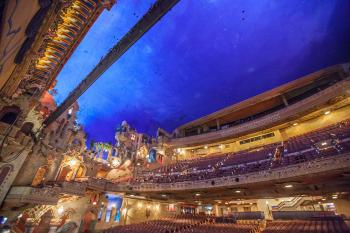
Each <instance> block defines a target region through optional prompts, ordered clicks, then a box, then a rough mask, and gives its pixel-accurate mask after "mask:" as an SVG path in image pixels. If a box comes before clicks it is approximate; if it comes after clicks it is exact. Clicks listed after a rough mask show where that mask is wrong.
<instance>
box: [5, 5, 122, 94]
mask: <svg viewBox="0 0 350 233" xmlns="http://www.w3.org/2000/svg"><path fill="white" fill-rule="evenodd" d="M39 2H43V1H39ZM44 2H45V1H44ZM49 2H50V1H49ZM114 2H115V1H114V0H58V1H53V2H52V4H51V6H50V7H49V8H50V9H46V8H45V9H46V11H47V12H46V17H44V18H43V16H42V15H41V16H42V18H43V20H41V21H40V22H34V24H35V25H36V26H37V27H39V26H38V25H37V24H39V23H41V22H45V23H44V24H43V25H41V26H40V29H37V30H35V41H34V42H32V43H31V48H30V49H29V48H27V50H26V53H25V56H24V54H23V58H21V59H20V60H19V59H17V60H18V62H19V61H20V62H19V65H17V66H16V68H15V70H14V72H13V73H12V75H11V76H10V78H9V79H8V81H7V83H6V84H5V86H4V87H3V88H2V90H1V93H0V94H1V95H5V96H8V97H16V96H19V95H21V94H23V93H27V94H30V95H35V96H40V95H41V94H42V93H43V91H45V90H47V89H50V88H51V87H53V86H54V84H55V83H54V82H55V78H56V76H57V74H58V73H59V72H60V70H61V69H62V67H63V65H64V64H65V63H66V62H67V60H68V59H69V58H70V56H71V54H72V53H73V51H74V50H75V48H76V47H77V46H78V44H79V43H80V41H81V40H82V38H83V37H84V36H85V34H86V33H87V31H88V30H89V29H90V27H91V26H92V24H93V23H94V22H95V21H96V19H97V17H98V16H99V15H100V14H101V12H102V11H103V10H104V9H105V8H107V9H110V8H111V6H112V5H113V4H114ZM39 11H40V10H39ZM38 13H40V12H38ZM39 25H40V24H39ZM32 38H33V40H34V37H33V35H32Z"/></svg>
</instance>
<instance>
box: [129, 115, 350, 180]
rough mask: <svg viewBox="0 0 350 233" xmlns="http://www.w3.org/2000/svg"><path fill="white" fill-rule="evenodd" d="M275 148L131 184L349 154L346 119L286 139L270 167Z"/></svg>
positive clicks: (191, 163)
mask: <svg viewBox="0 0 350 233" xmlns="http://www.w3.org/2000/svg"><path fill="white" fill-rule="evenodd" d="M279 145H281V143H273V144H269V145H266V146H264V147H263V148H259V149H257V150H254V151H241V152H238V153H230V154H224V155H216V156H211V157H208V158H200V159H194V160H184V161H180V162H178V163H175V164H171V165H169V166H164V167H161V168H158V169H156V170H154V171H152V172H149V173H145V174H143V176H141V177H138V178H136V179H135V180H134V182H136V183H137V182H140V181H142V182H158V183H168V182H181V181H190V180H202V179H210V178H216V177H222V176H230V175H239V174H244V173H249V172H255V171H262V170H266V169H269V168H273V167H274V166H286V165H291V164H297V163H300V162H305V161H309V160H313V159H316V158H320V157H325V156H332V155H335V154H340V153H345V152H349V151H350V120H346V121H343V122H339V123H337V124H334V125H331V126H328V127H325V128H322V129H320V130H316V131H312V132H309V133H306V134H303V135H299V136H296V137H291V138H289V139H288V140H287V141H285V142H284V144H283V147H282V148H283V154H284V156H283V158H282V161H281V162H280V163H278V164H273V163H272V162H271V161H272V158H273V155H274V153H275V151H276V148H277V147H278V146H279Z"/></svg>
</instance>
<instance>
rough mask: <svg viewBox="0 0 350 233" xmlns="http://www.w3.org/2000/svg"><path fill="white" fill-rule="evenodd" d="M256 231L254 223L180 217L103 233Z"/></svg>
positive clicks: (231, 232) (115, 228) (239, 232)
mask: <svg viewBox="0 0 350 233" xmlns="http://www.w3.org/2000/svg"><path fill="white" fill-rule="evenodd" d="M258 230H259V225H258V224H257V223H256V222H244V223H216V222H215V218H212V217H205V216H183V215H181V216H176V217H173V218H166V219H162V220H154V221H147V222H143V223H139V224H131V225H125V226H116V227H113V228H110V229H107V230H104V233H141V232H142V233H154V232H158V233H170V232H178V233H190V232H196V233H212V232H215V233H255V232H258Z"/></svg>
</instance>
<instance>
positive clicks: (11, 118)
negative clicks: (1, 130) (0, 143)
mask: <svg viewBox="0 0 350 233" xmlns="http://www.w3.org/2000/svg"><path fill="white" fill-rule="evenodd" d="M20 111H21V110H20V108H19V107H17V106H7V107H4V108H3V109H2V110H1V112H0V121H1V122H4V123H6V124H13V123H15V121H16V119H17V117H18V114H19V113H20Z"/></svg>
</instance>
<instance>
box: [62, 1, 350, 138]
mask: <svg viewBox="0 0 350 233" xmlns="http://www.w3.org/2000/svg"><path fill="white" fill-rule="evenodd" d="M153 2H154V0H119V1H118V2H117V4H116V5H115V6H114V7H113V8H112V9H111V10H110V11H105V12H103V13H102V15H101V16H100V17H99V18H98V20H97V21H96V23H95V24H94V25H93V27H92V28H91V30H90V31H89V32H88V34H87V35H86V37H85V38H84V40H83V41H82V43H81V44H80V45H79V46H78V48H77V49H76V51H75V52H74V54H73V55H72V57H71V58H70V60H69V61H68V62H67V64H66V65H65V67H64V68H63V70H62V71H61V73H60V74H59V76H58V84H57V86H56V89H57V91H58V94H57V95H56V96H55V99H56V100H57V101H58V102H62V101H63V100H64V98H65V97H66V96H67V95H68V93H69V92H70V91H71V90H72V89H73V88H74V87H75V86H76V85H77V84H78V83H79V82H80V81H81V80H82V79H83V78H84V77H85V76H86V75H87V74H88V73H89V72H90V71H91V70H92V69H93V67H94V66H95V65H96V64H97V63H98V61H99V60H100V59H101V57H102V56H103V55H105V54H106V53H107V51H108V50H109V49H110V48H111V47H112V46H113V45H114V44H115V43H116V42H117V41H118V40H119V39H120V38H121V37H122V35H124V34H125V33H126V32H127V31H128V30H129V29H130V28H131V26H132V25H133V24H135V23H136V22H137V20H139V19H140V18H141V16H142V15H143V14H144V13H145V12H146V11H147V9H148V8H149V7H150V6H151V5H152V3H153ZM349 9H350V1H348V0H304V1H301V0H282V1H281V0H259V1H257V0H234V1H232V0H181V1H180V3H179V4H178V5H177V6H176V7H174V8H173V9H172V10H171V11H170V12H169V13H168V14H167V15H166V16H165V17H164V18H162V19H161V21H160V22H159V23H158V24H157V25H156V26H155V27H154V28H152V29H151V30H150V31H149V32H148V33H147V34H146V35H145V36H144V37H143V38H142V39H141V40H140V41H138V42H137V43H136V44H135V45H134V46H133V47H132V48H131V49H130V50H129V51H128V52H127V53H126V54H125V55H124V56H123V57H122V58H121V59H120V60H119V61H118V62H117V63H115V64H114V65H113V66H112V67H111V68H110V69H109V70H108V71H107V72H106V73H104V74H103V76H102V77H101V78H100V79H99V80H98V81H97V82H96V83H95V84H94V85H93V86H92V87H91V88H90V89H89V90H88V91H87V92H86V93H85V94H84V95H83V96H82V97H81V98H80V99H79V104H80V112H79V122H81V123H82V124H83V125H84V126H85V130H86V131H87V133H88V137H89V139H94V140H103V141H107V142H108V141H109V142H112V141H114V132H115V128H116V126H117V125H118V124H120V122H121V121H122V120H127V121H128V122H129V123H130V124H131V125H132V126H133V127H135V128H136V129H138V131H140V132H145V133H148V134H151V135H155V133H156V130H157V128H158V127H162V128H165V129H167V130H169V131H171V130H173V129H174V128H175V127H177V126H179V125H181V124H183V123H186V122H188V121H191V120H194V119H196V118H198V117H201V116H204V115H207V114H209V113H211V112H213V111H216V110H219V109H221V108H223V107H226V106H228V105H231V104H234V103H237V102H239V101H241V100H244V99H246V98H249V97H251V96H254V95H256V94H259V93H261V92H264V91H266V90H269V89H271V88H274V87H276V86H279V85H281V84H283V83H286V82H288V81H292V80H294V79H296V78H298V77H301V76H303V75H306V74H308V73H311V72H313V71H316V70H319V69H322V68H324V67H326V66H330V65H334V64H337V63H342V62H348V61H349V60H350V17H349V14H348V13H349V11H348V10H349Z"/></svg>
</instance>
